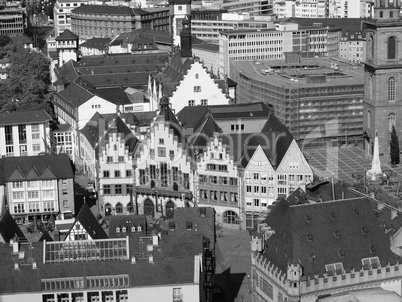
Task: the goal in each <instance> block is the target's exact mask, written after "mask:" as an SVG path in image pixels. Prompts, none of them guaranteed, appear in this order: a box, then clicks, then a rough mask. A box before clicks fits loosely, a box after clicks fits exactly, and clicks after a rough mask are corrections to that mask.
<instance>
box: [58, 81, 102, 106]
mask: <svg viewBox="0 0 402 302" xmlns="http://www.w3.org/2000/svg"><path fill="white" fill-rule="evenodd" d="M58 95H59V96H60V97H62V98H63V99H65V100H66V101H67V102H69V103H70V104H71V105H73V106H74V107H76V108H78V107H79V106H81V105H82V104H84V103H85V102H87V101H89V100H90V99H91V98H93V96H94V95H93V94H92V93H90V92H89V91H88V90H86V89H85V88H83V87H81V86H80V85H78V84H76V83H74V82H73V83H70V84H69V85H68V86H67V87H66V88H65V89H64V90H62V91H60V92H59V93H58Z"/></svg>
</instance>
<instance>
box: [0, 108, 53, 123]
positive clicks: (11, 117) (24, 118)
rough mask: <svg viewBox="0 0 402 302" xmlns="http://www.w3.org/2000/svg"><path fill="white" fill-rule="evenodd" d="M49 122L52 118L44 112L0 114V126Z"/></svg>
mask: <svg viewBox="0 0 402 302" xmlns="http://www.w3.org/2000/svg"><path fill="white" fill-rule="evenodd" d="M51 120H52V118H51V117H50V115H49V114H48V113H47V112H46V111H45V110H37V111H17V112H9V113H8V112H1V113H0V125H17V124H34V123H43V122H47V121H51Z"/></svg>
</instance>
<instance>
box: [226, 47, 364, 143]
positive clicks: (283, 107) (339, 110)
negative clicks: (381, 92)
mask: <svg viewBox="0 0 402 302" xmlns="http://www.w3.org/2000/svg"><path fill="white" fill-rule="evenodd" d="M286 62H289V63H286ZM290 62H292V63H290ZM287 64H290V65H287ZM286 66H292V67H289V68H287V67H286ZM256 70H257V71H258V72H255V71H256ZM329 74H331V75H329ZM230 78H231V79H233V80H234V81H236V82H237V85H238V86H237V102H238V103H243V102H244V103H247V102H255V101H263V102H265V101H266V100H269V101H268V102H267V103H268V104H269V105H272V106H273V109H274V111H275V115H276V116H277V117H278V118H279V120H280V121H281V122H282V123H284V124H285V125H286V126H287V127H288V129H289V130H290V132H291V133H292V135H293V137H294V138H295V139H296V141H298V142H299V143H300V144H301V146H303V147H309V146H326V145H328V146H329V145H332V146H336V145H338V144H339V145H340V144H348V145H361V144H363V141H362V140H363V138H362V135H361V134H362V132H363V94H364V83H363V82H364V75H363V70H362V69H359V68H356V66H354V65H351V64H346V63H342V62H340V61H338V60H331V59H301V58H300V57H299V56H298V55H297V56H296V57H293V58H291V57H288V58H287V61H277V62H276V63H275V62H274V61H264V62H260V64H259V65H257V64H255V63H254V62H233V64H232V71H231V75H230ZM366 91H367V89H366Z"/></svg>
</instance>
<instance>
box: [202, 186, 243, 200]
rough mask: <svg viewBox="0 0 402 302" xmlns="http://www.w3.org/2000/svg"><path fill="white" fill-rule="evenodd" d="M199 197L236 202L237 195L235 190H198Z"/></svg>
mask: <svg viewBox="0 0 402 302" xmlns="http://www.w3.org/2000/svg"><path fill="white" fill-rule="evenodd" d="M200 199H204V200H208V199H209V200H216V201H218V200H219V201H224V202H227V201H231V202H235V203H237V202H238V195H237V193H235V192H222V191H215V190H203V189H201V190H200Z"/></svg>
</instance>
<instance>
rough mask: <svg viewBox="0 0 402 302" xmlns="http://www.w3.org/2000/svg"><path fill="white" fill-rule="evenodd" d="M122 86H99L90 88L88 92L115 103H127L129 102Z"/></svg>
mask: <svg viewBox="0 0 402 302" xmlns="http://www.w3.org/2000/svg"><path fill="white" fill-rule="evenodd" d="M124 90H125V89H123V88H101V89H91V90H89V92H90V93H93V94H95V95H97V96H99V97H101V98H103V99H105V100H107V101H109V102H111V103H113V104H115V105H127V104H131V102H130V100H129V98H128V96H127V93H125V91H124Z"/></svg>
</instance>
